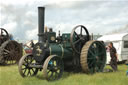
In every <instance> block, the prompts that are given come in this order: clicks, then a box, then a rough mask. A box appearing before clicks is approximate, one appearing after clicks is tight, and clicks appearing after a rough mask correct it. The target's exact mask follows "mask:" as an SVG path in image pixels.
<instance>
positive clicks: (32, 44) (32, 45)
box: [31, 40, 34, 48]
mask: <svg viewBox="0 0 128 85" xmlns="http://www.w3.org/2000/svg"><path fill="white" fill-rule="evenodd" d="M33 47H34V43H33V40H31V48H33Z"/></svg>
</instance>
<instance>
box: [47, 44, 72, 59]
mask: <svg viewBox="0 0 128 85" xmlns="http://www.w3.org/2000/svg"><path fill="white" fill-rule="evenodd" d="M49 50H50V55H58V56H59V57H62V58H64V59H65V58H72V56H73V51H72V49H71V48H64V47H63V46H62V45H61V44H59V45H58V44H52V45H50V46H49Z"/></svg>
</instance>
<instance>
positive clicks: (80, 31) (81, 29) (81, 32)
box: [80, 27, 82, 36]
mask: <svg viewBox="0 0 128 85" xmlns="http://www.w3.org/2000/svg"><path fill="white" fill-rule="evenodd" d="M80 35H81V36H82V27H81V30H80Z"/></svg>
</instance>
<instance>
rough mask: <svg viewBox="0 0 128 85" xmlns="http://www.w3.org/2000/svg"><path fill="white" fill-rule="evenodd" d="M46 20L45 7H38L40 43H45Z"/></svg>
mask: <svg viewBox="0 0 128 85" xmlns="http://www.w3.org/2000/svg"><path fill="white" fill-rule="evenodd" d="M44 19H45V7H38V36H39V42H40V43H44V41H45V36H44Z"/></svg>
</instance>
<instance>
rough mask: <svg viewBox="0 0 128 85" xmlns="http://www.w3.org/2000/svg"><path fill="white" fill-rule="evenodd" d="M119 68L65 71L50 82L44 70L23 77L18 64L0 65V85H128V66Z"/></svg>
mask: <svg viewBox="0 0 128 85" xmlns="http://www.w3.org/2000/svg"><path fill="white" fill-rule="evenodd" d="M106 68H110V66H107V67H106ZM118 68H119V71H118V72H110V73H96V74H94V75H87V74H84V73H67V72H65V73H64V75H63V77H62V78H61V79H60V80H58V81H54V82H48V81H46V80H45V79H44V78H43V75H42V72H39V73H38V75H37V76H35V77H29V78H22V77H21V76H20V74H19V72H18V67H17V66H16V65H13V66H0V85H128V77H126V70H127V67H126V66H125V65H119V66H118Z"/></svg>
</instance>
